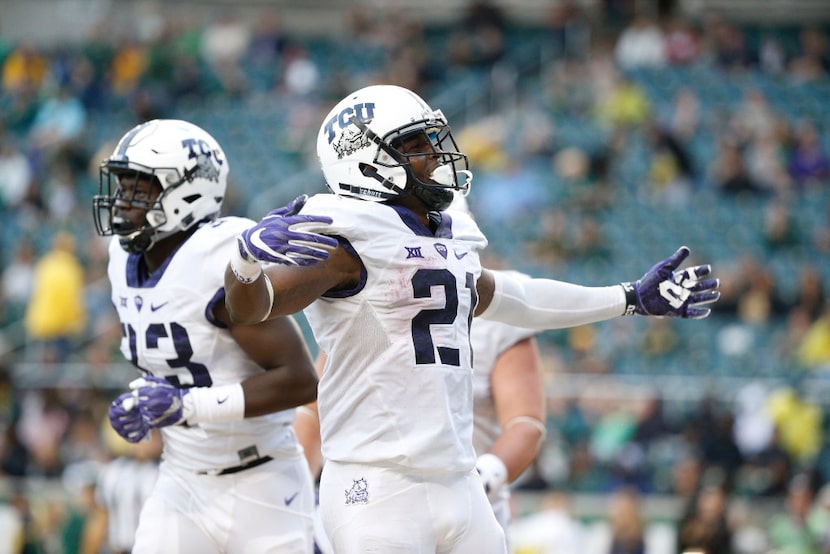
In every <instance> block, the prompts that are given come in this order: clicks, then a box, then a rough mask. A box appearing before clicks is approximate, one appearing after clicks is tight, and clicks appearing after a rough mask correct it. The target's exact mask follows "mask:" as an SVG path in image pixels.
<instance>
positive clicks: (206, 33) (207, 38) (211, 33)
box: [201, 10, 251, 95]
mask: <svg viewBox="0 0 830 554" xmlns="http://www.w3.org/2000/svg"><path fill="white" fill-rule="evenodd" d="M250 43H251V29H250V28H248V26H247V25H246V24H245V23H244V22H242V21H241V20H240V19H238V18H237V17H236V16H235V15H233V12H232V11H227V10H226V11H224V12H223V13H222V14H221V15H220V16H219V17H216V18H213V19H212V20H211V22H210V23H208V25H207V26H206V27H205V28H204V30H203V31H202V38H201V55H202V59H203V60H204V61H205V63H206V64H207V65H208V67H209V68H210V70H211V72H212V73H213V76H214V77H215V78H216V80H217V82H218V84H219V86H220V87H221V89H222V91H223V92H224V93H226V94H231V95H235V94H241V93H242V92H244V91H245V90H246V89H247V87H248V79H247V76H246V74H245V70H244V68H243V65H242V64H243V61H244V58H245V56H246V54H247V53H248V49H249V47H250Z"/></svg>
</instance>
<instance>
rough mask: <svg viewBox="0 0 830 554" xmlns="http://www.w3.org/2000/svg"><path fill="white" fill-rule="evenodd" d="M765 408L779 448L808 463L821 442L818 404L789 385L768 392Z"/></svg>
mask: <svg viewBox="0 0 830 554" xmlns="http://www.w3.org/2000/svg"><path fill="white" fill-rule="evenodd" d="M827 344H830V342H828V343H827ZM767 410H768V412H769V414H770V416H771V417H772V420H773V422H774V423H775V427H776V429H777V430H778V433H779V436H780V437H781V447H782V448H784V450H785V451H786V452H787V454H789V455H790V457H791V458H792V459H793V462H794V463H795V464H796V465H798V466H801V467H806V466H807V465H809V464H811V463H812V462H813V461H814V460H815V458H816V456H817V455H818V453H819V450H820V449H821V445H822V442H823V434H822V411H821V406H819V405H818V404H816V403H814V402H812V401H810V400H808V399H806V398H804V397H803V395H801V394H799V393H798V392H797V391H796V390H795V389H793V388H791V387H782V388H779V389H777V390H775V391H773V392H772V394H771V395H770V397H769V399H768V401H767Z"/></svg>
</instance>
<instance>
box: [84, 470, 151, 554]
mask: <svg viewBox="0 0 830 554" xmlns="http://www.w3.org/2000/svg"><path fill="white" fill-rule="evenodd" d="M158 471H159V463H158V461H156V460H137V459H135V458H129V457H126V456H123V457H120V458H115V459H114V460H112V461H110V462H108V463H107V464H106V465H105V466H104V468H103V469H102V470H101V473H100V475H99V476H98V481H97V483H96V487H95V498H96V501H97V502H98V504H99V505H100V506H102V507H104V508H105V509H106V510H107V542H108V543H109V545H110V547H111V548H112V549H113V550H114V551H116V552H129V551H131V550H132V549H133V543H134V542H135V530H136V529H137V528H138V515H139V514H140V513H141V507H142V506H143V505H144V502H145V501H146V500H147V498H149V496H150V492H151V491H152V490H153V486H154V485H155V484H156V479H157V478H158Z"/></svg>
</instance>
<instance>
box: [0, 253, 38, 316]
mask: <svg viewBox="0 0 830 554" xmlns="http://www.w3.org/2000/svg"><path fill="white" fill-rule="evenodd" d="M34 274H35V247H34V245H33V244H32V241H30V240H28V239H26V238H24V237H20V239H19V240H18V242H17V244H16V245H15V250H14V256H13V257H12V259H11V262H10V263H9V265H7V266H6V267H5V268H4V269H3V271H2V274H1V276H0V278H2V291H3V295H2V297H3V300H4V302H5V305H6V306H5V307H6V313H5V314H4V317H5V319H6V322H7V323H11V322H12V321H19V320H20V319H22V318H23V315H24V313H25V311H26V306H27V305H28V304H29V299H30V298H31V296H32V283H33V282H34Z"/></svg>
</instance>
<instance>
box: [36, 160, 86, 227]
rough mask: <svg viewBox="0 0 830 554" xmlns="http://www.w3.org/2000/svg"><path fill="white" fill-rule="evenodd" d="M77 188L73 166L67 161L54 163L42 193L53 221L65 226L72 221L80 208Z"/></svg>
mask: <svg viewBox="0 0 830 554" xmlns="http://www.w3.org/2000/svg"><path fill="white" fill-rule="evenodd" d="M76 188H77V185H76V176H75V174H74V172H73V171H72V167H71V165H70V164H69V163H68V162H67V161H66V160H58V161H56V162H55V163H53V164H52V167H51V169H50V171H49V174H48V176H47V177H46V182H45V184H44V186H43V191H42V192H41V197H42V198H43V199H44V200H45V202H46V211H47V214H48V216H49V218H50V220H51V221H53V222H55V223H56V224H58V225H63V224H66V223H68V222H69V221H70V220H71V219H72V216H73V215H74V214H75V213H76V210H77V208H78V201H77V199H76V197H75V189H76Z"/></svg>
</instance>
